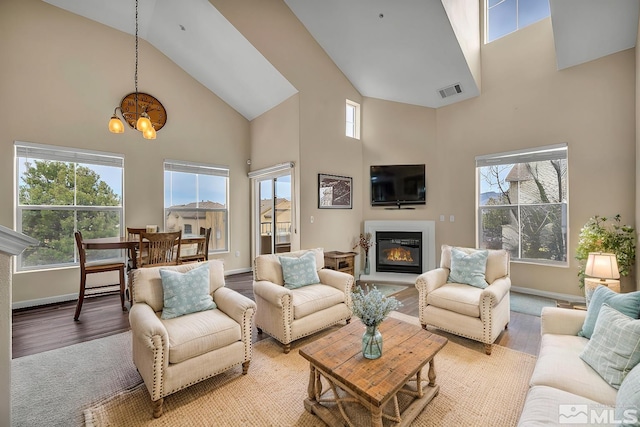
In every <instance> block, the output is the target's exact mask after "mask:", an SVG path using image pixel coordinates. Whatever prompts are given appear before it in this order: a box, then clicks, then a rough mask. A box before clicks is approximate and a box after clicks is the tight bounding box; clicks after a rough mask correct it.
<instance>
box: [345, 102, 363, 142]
mask: <svg viewBox="0 0 640 427" xmlns="http://www.w3.org/2000/svg"><path fill="white" fill-rule="evenodd" d="M346 111H347V120H346V123H347V133H346V135H347V136H348V137H351V138H355V139H360V104H358V103H357V102H353V101H349V100H348V99H347V104H346Z"/></svg>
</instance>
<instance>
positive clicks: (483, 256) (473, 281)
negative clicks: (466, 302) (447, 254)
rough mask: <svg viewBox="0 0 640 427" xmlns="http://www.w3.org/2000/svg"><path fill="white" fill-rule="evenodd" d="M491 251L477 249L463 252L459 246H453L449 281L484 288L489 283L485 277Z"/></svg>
mask: <svg viewBox="0 0 640 427" xmlns="http://www.w3.org/2000/svg"><path fill="white" fill-rule="evenodd" d="M488 256H489V251H487V250H477V251H474V252H471V253H467V252H463V251H461V250H459V249H457V248H451V271H450V272H449V278H448V279H447V281H448V282H449V283H464V284H467V285H471V286H475V287H476V288H480V289H484V288H486V287H487V286H489V284H488V283H487V281H486V279H485V270H486V269H487V257H488Z"/></svg>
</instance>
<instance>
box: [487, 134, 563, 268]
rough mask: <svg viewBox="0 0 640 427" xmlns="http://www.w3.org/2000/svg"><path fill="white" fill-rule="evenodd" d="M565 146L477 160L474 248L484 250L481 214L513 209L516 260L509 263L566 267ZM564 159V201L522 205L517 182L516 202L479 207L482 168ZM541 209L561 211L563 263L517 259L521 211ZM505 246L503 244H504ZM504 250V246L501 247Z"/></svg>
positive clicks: (539, 148)
mask: <svg viewBox="0 0 640 427" xmlns="http://www.w3.org/2000/svg"><path fill="white" fill-rule="evenodd" d="M568 151H569V150H568V144H566V143H562V144H555V145H548V146H542V147H537V148H531V149H524V150H517V151H509V152H503V153H496V154H489V155H483V156H477V157H476V246H477V247H479V248H481V247H484V240H483V232H484V230H483V211H484V210H487V209H492V210H496V211H500V210H509V209H515V210H516V212H517V215H515V217H516V218H517V225H518V255H519V256H518V257H514V256H513V254H511V261H513V262H517V263H523V264H536V265H546V266H558V267H569V262H570V259H569V232H568V221H569V153H568ZM561 159H564V160H565V161H566V172H565V175H564V178H563V179H564V181H565V184H566V191H565V197H564V200H560V201H556V202H549V203H544V202H530V203H527V202H521V200H520V185H521V184H520V181H518V183H517V185H518V187H517V191H518V200H517V201H511V204H501V205H486V204H484V205H483V204H481V198H482V194H483V193H481V191H482V188H481V181H482V177H481V168H483V167H489V166H494V165H516V164H527V163H532V162H541V161H545V160H561ZM541 206H548V207H551V206H559V207H560V209H561V215H562V217H561V229H562V230H563V237H564V257H565V260H564V261H563V260H560V261H558V260H552V259H544V258H523V257H520V256H521V255H522V251H523V249H522V246H523V245H522V242H523V239H522V235H523V232H522V217H523V215H522V211H523V208H531V207H541ZM503 244H504V242H503ZM503 247H504V246H503Z"/></svg>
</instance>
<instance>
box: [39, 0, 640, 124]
mask: <svg viewBox="0 0 640 427" xmlns="http://www.w3.org/2000/svg"><path fill="white" fill-rule="evenodd" d="M43 1H46V2H47V3H50V4H52V5H54V6H58V7H60V8H63V9H65V10H68V11H70V12H73V13H76V14H78V15H81V16H84V17H86V18H89V19H92V20H94V21H97V22H100V23H102V24H105V25H108V26H110V27H113V28H116V29H118V30H120V31H124V32H126V33H129V34H134V29H135V21H134V1H133V0H109V1H104V0H43ZM284 1H285V2H286V4H287V5H288V6H289V8H290V9H291V10H292V11H293V12H294V13H295V14H296V16H297V17H298V19H300V21H301V22H302V23H303V24H304V25H305V27H306V28H307V29H308V31H309V32H310V33H311V34H312V36H314V37H315V38H316V40H317V41H318V43H319V44H320V45H321V46H322V47H323V48H324V50H325V51H326V52H327V54H328V55H329V56H330V57H331V58H332V60H333V61H334V62H335V63H336V65H337V66H338V67H339V68H340V70H342V72H343V73H344V74H345V76H346V77H347V78H348V79H349V80H350V81H351V83H352V84H353V85H354V87H355V88H356V89H357V90H358V91H359V92H360V93H361V94H362V95H364V96H368V97H374V98H381V99H386V100H391V101H398V102H403V103H408V104H415V105H423V106H428V107H433V108H437V107H440V106H442V105H447V104H450V103H452V102H459V101H462V100H464V99H468V98H470V97H473V96H477V95H478V94H479V91H478V89H477V86H476V84H475V81H474V79H473V76H472V73H471V71H470V69H469V66H468V64H467V61H466V59H465V57H464V55H463V52H462V49H461V47H460V46H461V44H460V43H459V41H458V39H457V38H456V34H455V33H454V30H453V28H452V24H451V22H450V20H449V17H448V16H447V13H446V11H445V9H444V7H443V2H444V1H445V0H442V1H435V0H428V1H427V0H394V1H388V0H349V1H345V0H284ZM638 4H639V0H615V1H611V0H550V5H551V14H552V18H551V19H552V26H553V32H554V39H555V44H556V56H557V62H558V68H559V69H562V68H566V67H570V66H573V65H577V64H580V63H583V62H586V61H590V60H593V59H597V58H599V57H602V56H605V55H608V54H611V53H614V52H618V51H620V50H624V49H628V48H630V47H633V46H635V40H636V36H637V30H638V28H637V26H638ZM380 14H382V15H383V17H382V18H380ZM183 27H184V30H183ZM139 36H140V37H141V38H143V39H145V40H147V41H148V42H149V43H151V44H152V45H153V46H155V47H156V48H157V49H158V50H160V51H161V52H162V53H164V54H165V55H166V56H167V57H169V58H170V59H171V60H173V61H174V62H175V63H176V64H178V65H179V66H180V67H182V68H183V69H184V70H185V71H186V72H187V73H189V74H190V75H191V76H193V77H194V78H195V79H196V80H198V81H199V82H200V83H202V84H203V85H204V86H206V87H207V88H208V89H209V90H211V91H212V92H213V93H215V94H216V95H218V96H219V97H220V98H221V99H222V100H224V101H225V102H226V103H228V104H229V105H230V106H231V107H233V108H234V109H236V110H237V111H238V112H239V113H240V114H242V115H243V116H244V117H246V118H247V119H248V120H252V119H253V118H255V117H257V116H259V115H261V114H262V113H264V112H266V111H268V110H269V109H271V108H273V107H274V106H276V105H278V104H279V103H281V102H282V101H284V100H285V99H287V98H289V97H290V96H291V95H293V94H295V93H296V92H297V90H296V88H294V87H293V86H292V85H291V84H290V83H289V82H288V81H287V80H286V79H285V78H284V77H283V76H282V75H281V74H280V73H279V72H278V71H277V70H276V69H275V68H274V67H273V66H272V65H271V64H270V63H269V61H268V60H267V59H266V58H264V57H263V56H262V55H261V54H260V52H258V50H257V49H255V48H254V47H253V46H252V45H251V44H250V43H249V42H248V41H247V40H246V39H245V38H244V36H243V35H242V34H240V33H239V32H238V31H237V30H236V29H235V28H234V27H233V26H232V25H231V24H230V23H229V22H228V21H227V20H226V19H225V18H224V17H223V16H222V15H221V14H220V13H219V12H218V11H217V10H216V9H215V8H214V7H213V6H212V5H211V3H210V2H209V1H208V0H183V1H179V2H178V1H169V0H139ZM457 83H459V84H460V85H461V86H462V88H463V93H461V94H458V95H454V96H452V97H450V98H446V99H444V100H443V99H442V98H441V97H440V95H439V93H438V90H439V89H442V88H443V87H445V86H448V85H452V84H457Z"/></svg>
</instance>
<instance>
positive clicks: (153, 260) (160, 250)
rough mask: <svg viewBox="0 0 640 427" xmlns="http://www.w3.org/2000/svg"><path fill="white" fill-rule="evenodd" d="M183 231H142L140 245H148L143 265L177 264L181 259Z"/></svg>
mask: <svg viewBox="0 0 640 427" xmlns="http://www.w3.org/2000/svg"><path fill="white" fill-rule="evenodd" d="M181 239H182V231H175V232H169V233H147V232H146V231H143V232H141V233H140V246H141V247H142V245H143V244H144V245H146V248H147V252H148V254H147V257H146V259H145V260H143V263H142V267H156V266H159V265H177V264H178V263H179V260H180V242H181Z"/></svg>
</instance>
